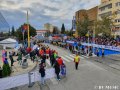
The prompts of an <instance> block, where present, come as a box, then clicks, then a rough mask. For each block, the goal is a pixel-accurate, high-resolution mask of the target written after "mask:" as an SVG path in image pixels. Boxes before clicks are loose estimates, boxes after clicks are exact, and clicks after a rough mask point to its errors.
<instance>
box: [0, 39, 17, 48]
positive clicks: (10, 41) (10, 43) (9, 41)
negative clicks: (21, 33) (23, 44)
mask: <svg viewBox="0 0 120 90" xmlns="http://www.w3.org/2000/svg"><path fill="white" fill-rule="evenodd" d="M0 45H2V46H3V47H4V49H5V48H6V47H9V48H16V47H17V46H16V45H18V42H17V41H16V40H15V39H12V38H8V39H4V40H2V41H0Z"/></svg>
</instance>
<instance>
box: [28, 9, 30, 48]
mask: <svg viewBox="0 0 120 90" xmlns="http://www.w3.org/2000/svg"><path fill="white" fill-rule="evenodd" d="M27 27H28V28H27V29H28V47H30V32H29V31H30V30H29V18H28V11H27Z"/></svg>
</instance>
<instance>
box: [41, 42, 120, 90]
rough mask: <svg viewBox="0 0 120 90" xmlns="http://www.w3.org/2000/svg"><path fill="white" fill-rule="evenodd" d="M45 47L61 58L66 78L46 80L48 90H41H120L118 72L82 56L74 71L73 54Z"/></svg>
mask: <svg viewBox="0 0 120 90" xmlns="http://www.w3.org/2000/svg"><path fill="white" fill-rule="evenodd" d="M46 45H49V46H50V48H52V49H54V50H56V51H57V52H58V55H59V56H61V57H62V58H63V60H64V62H65V64H66V66H67V76H66V77H65V78H63V79H61V81H57V80H56V78H52V79H50V80H47V81H46V84H47V85H46V86H47V87H49V88H46V86H42V90H120V74H119V73H120V71H119V70H116V69H112V68H110V67H109V66H106V65H105V64H102V63H99V62H96V61H93V60H94V59H93V60H91V58H87V57H83V56H81V60H80V64H79V69H78V70H75V66H74V62H73V58H74V55H73V54H71V53H70V52H69V51H67V50H65V49H63V48H60V47H57V46H53V45H50V44H46ZM47 62H48V61H47ZM48 66H49V64H48Z"/></svg>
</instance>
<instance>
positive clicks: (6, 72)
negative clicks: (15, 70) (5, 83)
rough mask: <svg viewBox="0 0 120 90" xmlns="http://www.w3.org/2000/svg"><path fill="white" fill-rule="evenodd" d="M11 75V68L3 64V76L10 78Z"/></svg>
mask: <svg viewBox="0 0 120 90" xmlns="http://www.w3.org/2000/svg"><path fill="white" fill-rule="evenodd" d="M10 74H11V68H10V66H9V64H5V63H4V64H3V70H2V76H3V77H6V76H10Z"/></svg>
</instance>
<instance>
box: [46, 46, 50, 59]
mask: <svg viewBox="0 0 120 90" xmlns="http://www.w3.org/2000/svg"><path fill="white" fill-rule="evenodd" d="M49 52H50V49H49V48H47V49H46V58H47V59H48V58H49Z"/></svg>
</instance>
